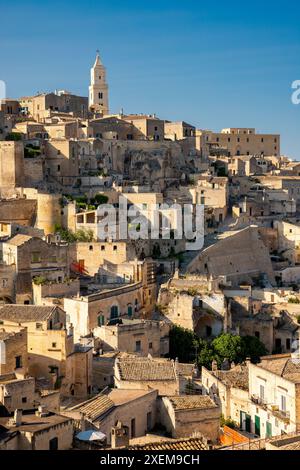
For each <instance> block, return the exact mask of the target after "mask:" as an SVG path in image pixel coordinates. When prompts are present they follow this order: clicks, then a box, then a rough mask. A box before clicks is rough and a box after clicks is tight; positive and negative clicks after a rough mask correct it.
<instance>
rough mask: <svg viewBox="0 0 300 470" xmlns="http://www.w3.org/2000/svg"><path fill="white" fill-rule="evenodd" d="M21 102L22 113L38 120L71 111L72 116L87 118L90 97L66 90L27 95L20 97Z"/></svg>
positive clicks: (41, 120)
mask: <svg viewBox="0 0 300 470" xmlns="http://www.w3.org/2000/svg"><path fill="white" fill-rule="evenodd" d="M19 103H20V113H21V114H22V115H24V116H29V117H32V118H33V119H34V120H35V121H37V122H43V121H44V120H45V119H46V118H48V117H49V116H51V115H52V114H53V113H67V114H70V113H71V114H72V116H75V117H81V118H86V117H87V114H88V99H87V98H85V97H81V96H76V95H72V94H71V93H69V92H68V91H65V90H60V91H56V92H55V93H43V94H39V95H36V96H25V97H22V98H20V99H19Z"/></svg>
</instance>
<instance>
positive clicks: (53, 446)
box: [49, 437, 58, 450]
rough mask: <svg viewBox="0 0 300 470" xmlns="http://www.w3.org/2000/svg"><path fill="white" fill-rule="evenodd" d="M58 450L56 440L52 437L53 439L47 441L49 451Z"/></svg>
mask: <svg viewBox="0 0 300 470" xmlns="http://www.w3.org/2000/svg"><path fill="white" fill-rule="evenodd" d="M57 449H58V438H57V437H53V439H50V441H49V450H57Z"/></svg>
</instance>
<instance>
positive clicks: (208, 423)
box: [159, 395, 220, 443]
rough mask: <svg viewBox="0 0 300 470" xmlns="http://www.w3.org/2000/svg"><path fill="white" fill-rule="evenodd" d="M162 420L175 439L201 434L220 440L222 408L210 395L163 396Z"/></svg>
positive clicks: (161, 406)
mask: <svg viewBox="0 0 300 470" xmlns="http://www.w3.org/2000/svg"><path fill="white" fill-rule="evenodd" d="M159 411H160V422H161V424H163V425H164V426H165V428H166V429H167V431H168V432H169V433H170V434H171V435H172V437H173V438H174V439H179V438H187V437H191V436H193V435H194V434H201V435H203V436H204V437H205V438H207V439H209V440H210V441H211V442H214V443H216V442H218V439H219V430H220V408H219V407H218V406H217V405H216V403H215V402H214V401H213V400H212V399H211V398H209V397H208V396H202V395H189V396H180V397H179V396H174V397H172V396H168V397H162V398H161V401H160V405H159Z"/></svg>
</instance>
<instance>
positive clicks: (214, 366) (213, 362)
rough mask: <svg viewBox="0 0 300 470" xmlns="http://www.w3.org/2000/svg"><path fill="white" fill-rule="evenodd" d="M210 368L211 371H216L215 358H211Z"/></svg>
mask: <svg viewBox="0 0 300 470" xmlns="http://www.w3.org/2000/svg"><path fill="white" fill-rule="evenodd" d="M211 370H212V371H213V372H216V371H217V370H218V363H217V361H216V360H213V361H212V363H211Z"/></svg>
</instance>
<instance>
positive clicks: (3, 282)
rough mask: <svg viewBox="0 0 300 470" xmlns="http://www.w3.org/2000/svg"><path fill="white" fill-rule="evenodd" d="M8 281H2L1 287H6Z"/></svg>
mask: <svg viewBox="0 0 300 470" xmlns="http://www.w3.org/2000/svg"><path fill="white" fill-rule="evenodd" d="M7 285H8V279H2V287H7Z"/></svg>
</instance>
